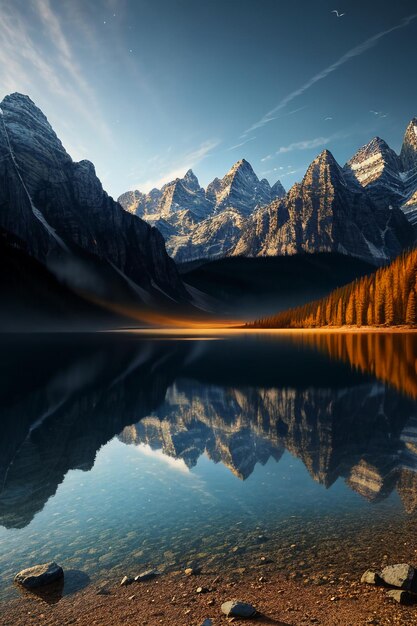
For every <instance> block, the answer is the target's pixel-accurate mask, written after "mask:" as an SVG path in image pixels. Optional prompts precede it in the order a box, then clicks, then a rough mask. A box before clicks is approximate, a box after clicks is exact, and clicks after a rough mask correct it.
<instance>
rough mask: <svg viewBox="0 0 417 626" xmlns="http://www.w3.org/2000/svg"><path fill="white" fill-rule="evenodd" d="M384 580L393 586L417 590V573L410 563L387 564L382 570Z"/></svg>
mask: <svg viewBox="0 0 417 626" xmlns="http://www.w3.org/2000/svg"><path fill="white" fill-rule="evenodd" d="M381 578H382V580H383V581H384V582H385V583H386V584H387V585H390V586H391V587H398V588H399V589H406V590H408V591H417V573H416V570H415V569H414V567H412V566H411V565H409V564H408V563H398V564H396V565H387V567H384V569H383V570H382V572H381Z"/></svg>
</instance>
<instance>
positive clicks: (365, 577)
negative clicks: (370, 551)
mask: <svg viewBox="0 0 417 626" xmlns="http://www.w3.org/2000/svg"><path fill="white" fill-rule="evenodd" d="M383 582H384V581H383V580H382V578H381V576H380V575H379V574H378V572H374V571H372V570H370V569H367V570H366V572H364V573H363V574H362V576H361V583H366V584H367V585H381V584H382V583H383Z"/></svg>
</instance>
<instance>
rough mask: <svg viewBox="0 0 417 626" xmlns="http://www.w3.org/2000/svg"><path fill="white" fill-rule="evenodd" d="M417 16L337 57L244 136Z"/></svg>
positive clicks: (253, 125) (274, 117)
mask: <svg viewBox="0 0 417 626" xmlns="http://www.w3.org/2000/svg"><path fill="white" fill-rule="evenodd" d="M416 18H417V13H414V14H413V15H409V16H408V17H406V18H404V19H402V20H401V22H399V24H396V25H395V26H392V27H391V28H388V29H386V30H383V31H381V32H379V33H377V34H376V35H373V36H372V37H370V38H369V39H367V40H366V41H364V42H362V43H361V44H359V45H358V46H355V47H354V48H351V50H348V52H346V53H345V54H344V55H343V56H341V57H340V58H339V59H337V61H335V62H334V63H332V64H331V65H329V66H328V67H326V68H324V69H323V70H322V71H321V72H319V73H318V74H315V75H314V76H312V77H311V78H310V79H309V80H308V81H307V82H305V83H304V85H302V86H301V87H299V88H298V89H296V90H295V91H292V92H291V93H289V94H288V95H286V96H285V97H284V98H283V99H282V100H281V101H280V102H279V103H278V104H277V105H276V106H275V107H274V108H273V109H271V110H270V111H268V113H266V114H265V115H264V116H263V117H262V118H261V119H260V120H258V121H257V122H255V123H254V124H252V126H250V128H248V129H247V130H246V131H245V132H244V134H243V135H242V136H247V135H248V134H249V133H252V132H253V131H255V130H257V129H258V128H262V127H263V126H265V125H266V124H269V123H270V122H272V121H273V120H274V119H276V118H277V115H278V114H279V113H280V111H282V110H283V109H284V108H285V107H286V106H287V105H288V104H290V103H291V102H292V101H293V100H295V99H296V98H298V97H299V96H301V95H303V94H304V93H305V92H306V91H307V90H308V89H310V88H311V87H313V85H315V84H316V83H318V82H319V81H322V80H324V79H325V78H327V76H329V74H332V73H333V72H335V71H336V70H338V69H339V68H340V67H342V66H343V65H345V63H348V61H350V60H351V59H353V58H355V57H358V56H361V55H362V54H364V53H365V52H367V51H368V50H370V49H371V48H373V47H374V46H376V45H377V44H378V43H379V41H380V40H381V39H383V38H384V37H386V36H387V35H390V34H391V33H393V32H395V31H397V30H400V29H403V28H406V27H407V26H409V24H411V22H412V21H413V20H415V19H416Z"/></svg>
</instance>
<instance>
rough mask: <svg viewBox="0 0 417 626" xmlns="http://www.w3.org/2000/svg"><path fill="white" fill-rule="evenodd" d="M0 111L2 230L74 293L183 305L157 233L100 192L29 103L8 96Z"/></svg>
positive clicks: (87, 167)
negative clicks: (166, 299) (125, 295)
mask: <svg viewBox="0 0 417 626" xmlns="http://www.w3.org/2000/svg"><path fill="white" fill-rule="evenodd" d="M0 109H1V114H0V180H1V182H2V184H1V186H0V207H1V210H0V226H1V227H2V228H4V229H5V230H7V231H8V232H10V233H13V234H14V235H16V236H18V237H19V238H20V239H21V240H22V241H24V242H25V244H26V246H27V250H28V252H29V253H30V254H32V255H33V256H34V257H35V258H36V259H38V260H39V261H40V262H42V263H45V264H48V266H49V267H50V268H53V270H54V272H55V273H56V274H57V275H59V276H60V278H61V279H62V280H65V282H67V283H69V284H70V285H71V286H73V287H74V286H75V287H77V288H81V289H83V290H86V291H92V292H93V293H95V294H96V295H97V296H99V297H103V296H105V297H109V298H110V299H120V295H121V293H122V292H126V293H127V292H129V294H131V296H132V298H133V299H135V300H137V301H145V300H148V301H149V297H152V295H153V294H155V295H156V294H158V297H160V294H161V292H162V291H163V292H165V293H166V294H168V295H169V296H170V297H173V298H175V299H177V300H186V299H187V294H186V291H185V288H184V286H183V284H182V282H181V280H180V278H179V275H178V273H177V270H176V267H175V265H174V263H173V262H172V260H171V259H170V258H169V257H168V255H167V254H166V251H165V245H164V240H163V238H162V236H161V234H160V233H159V232H158V231H157V230H156V229H154V228H151V227H150V226H149V225H148V224H146V223H145V222H144V221H142V220H141V219H139V218H138V217H136V216H134V215H131V214H129V213H128V212H126V211H124V210H123V209H122V207H121V206H120V205H119V204H118V203H116V202H114V200H113V199H112V198H110V197H109V196H108V195H107V194H106V193H105V192H104V191H103V188H102V186H101V183H100V181H99V179H98V178H97V176H96V174H95V170H94V166H93V165H92V163H90V162H89V161H81V162H80V163H75V162H73V161H72V159H71V158H70V156H69V155H68V154H67V152H66V151H65V149H64V147H63V146H62V144H61V142H60V141H59V139H58V137H57V136H56V134H55V133H54V131H53V129H52V128H51V126H50V124H49V122H48V120H47V119H46V117H45V116H44V115H43V113H42V112H41V111H40V110H39V109H38V108H37V107H36V106H35V104H34V103H33V102H32V101H31V100H30V98H28V97H27V96H23V95H21V94H12V95H10V96H6V98H4V100H3V101H2V103H1V105H0ZM116 292H117V293H116ZM112 296H113V297H112Z"/></svg>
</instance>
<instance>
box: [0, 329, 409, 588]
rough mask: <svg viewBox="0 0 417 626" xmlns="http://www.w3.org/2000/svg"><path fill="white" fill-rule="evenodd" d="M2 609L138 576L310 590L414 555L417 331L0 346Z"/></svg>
mask: <svg viewBox="0 0 417 626" xmlns="http://www.w3.org/2000/svg"><path fill="white" fill-rule="evenodd" d="M0 345H1V354H2V358H1V363H0V416H1V417H0V419H1V438H0V585H1V589H0V597H1V598H2V599H6V598H10V597H12V596H15V595H18V594H19V591H18V590H17V589H16V588H15V587H14V586H13V577H14V574H15V573H16V572H17V571H19V570H20V569H22V568H24V567H29V566H30V565H33V564H36V563H41V562H45V561H49V560H55V561H57V562H58V563H59V564H60V565H62V566H63V568H64V570H65V572H66V578H65V586H64V590H63V593H72V592H74V591H75V590H76V589H79V588H81V587H83V586H85V585H86V584H93V583H97V582H99V581H102V580H109V581H112V582H113V581H115V580H116V581H117V580H118V577H121V576H122V575H124V574H137V573H139V572H141V571H143V570H145V569H149V568H155V569H158V570H160V571H166V570H178V569H181V568H185V567H189V566H196V567H198V566H201V567H203V568H204V569H205V570H206V571H208V570H210V571H211V570H212V571H217V570H221V569H223V570H224V569H225V568H228V569H239V568H242V567H245V568H250V567H254V566H256V565H259V562H260V559H261V557H265V558H266V559H267V560H272V561H273V562H274V563H275V566H276V567H277V568H278V569H281V570H285V572H287V573H288V575H290V576H303V577H304V578H305V579H306V581H307V582H308V581H312V580H316V577H317V576H318V575H320V576H327V577H330V578H331V577H332V576H336V575H340V574H341V573H344V572H353V573H355V574H356V572H361V571H363V570H364V569H367V567H368V566H371V565H372V564H381V562H384V559H385V560H387V561H390V560H392V559H395V560H397V559H401V557H402V556H403V558H406V557H408V556H409V553H410V550H411V548H410V546H411V544H412V542H413V541H414V538H415V536H416V532H417V513H416V510H417V372H416V368H417V334H411V333H410V334H400V333H397V334H392V335H390V334H382V333H379V334H377V333H375V334H364V333H362V334H350V335H348V334H340V335H338V334H336V333H333V334H328V335H327V334H324V333H320V334H317V335H314V334H312V333H310V334H305V335H302V334H293V335H285V334H267V333H263V334H256V333H251V334H249V333H248V334H246V335H244V334H242V335H238V334H235V335H234V334H230V335H224V336H222V334H221V333H219V335H216V336H215V335H213V336H210V337H203V336H201V337H199V336H196V337H192V336H191V337H187V336H184V337H181V336H176V337H173V338H172V337H171V338H170V337H162V336H157V335H155V336H151V335H149V336H144V335H141V334H134V333H132V334H128V333H126V334H98V335H94V336H93V335H91V336H90V335H72V336H53V335H38V336H25V337H8V338H7V337H4V338H2V339H1V340H0Z"/></svg>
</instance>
